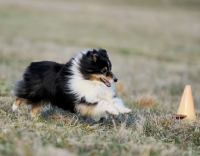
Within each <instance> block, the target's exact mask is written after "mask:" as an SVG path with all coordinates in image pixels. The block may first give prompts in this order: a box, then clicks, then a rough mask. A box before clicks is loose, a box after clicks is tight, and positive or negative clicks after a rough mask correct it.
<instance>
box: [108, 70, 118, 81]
mask: <svg viewBox="0 0 200 156" xmlns="http://www.w3.org/2000/svg"><path fill="white" fill-rule="evenodd" d="M109 75H110V76H111V77H112V78H113V81H114V82H117V80H118V79H117V78H116V77H115V75H114V74H113V73H112V72H111V71H110V72H109Z"/></svg>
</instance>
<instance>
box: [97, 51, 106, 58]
mask: <svg viewBox="0 0 200 156" xmlns="http://www.w3.org/2000/svg"><path fill="white" fill-rule="evenodd" d="M99 54H100V55H101V56H103V57H104V58H108V54H107V51H106V50H105V49H99Z"/></svg>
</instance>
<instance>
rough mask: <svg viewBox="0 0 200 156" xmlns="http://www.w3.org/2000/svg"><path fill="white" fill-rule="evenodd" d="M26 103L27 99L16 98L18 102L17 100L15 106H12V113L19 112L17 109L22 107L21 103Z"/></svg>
mask: <svg viewBox="0 0 200 156" xmlns="http://www.w3.org/2000/svg"><path fill="white" fill-rule="evenodd" d="M24 101H26V100H25V99H23V98H19V97H18V98H16V100H15V102H14V103H13V105H12V111H13V112H14V111H16V110H17V108H18V107H19V106H20V105H21V103H22V102H24Z"/></svg>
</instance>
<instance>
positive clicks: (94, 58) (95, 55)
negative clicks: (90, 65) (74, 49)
mask: <svg viewBox="0 0 200 156" xmlns="http://www.w3.org/2000/svg"><path fill="white" fill-rule="evenodd" d="M87 57H88V58H90V59H91V60H92V61H94V62H96V61H97V58H98V57H99V55H98V52H97V51H96V50H95V49H93V51H89V52H88V53H87Z"/></svg>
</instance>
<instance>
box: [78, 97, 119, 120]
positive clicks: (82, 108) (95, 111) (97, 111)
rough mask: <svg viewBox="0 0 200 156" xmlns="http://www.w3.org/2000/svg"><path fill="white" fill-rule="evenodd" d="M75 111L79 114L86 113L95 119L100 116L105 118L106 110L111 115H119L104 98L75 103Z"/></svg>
mask: <svg viewBox="0 0 200 156" xmlns="http://www.w3.org/2000/svg"><path fill="white" fill-rule="evenodd" d="M75 107H76V112H77V113H79V114H81V115H87V116H89V117H91V118H92V119H93V120H95V121H99V120H100V119H101V118H107V117H108V115H107V112H108V113H110V114H112V115H119V112H118V111H117V109H116V108H115V107H114V106H113V105H111V104H110V103H108V102H107V101H105V100H100V101H99V102H97V103H94V104H89V105H88V104H85V103H78V104H76V106H75Z"/></svg>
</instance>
